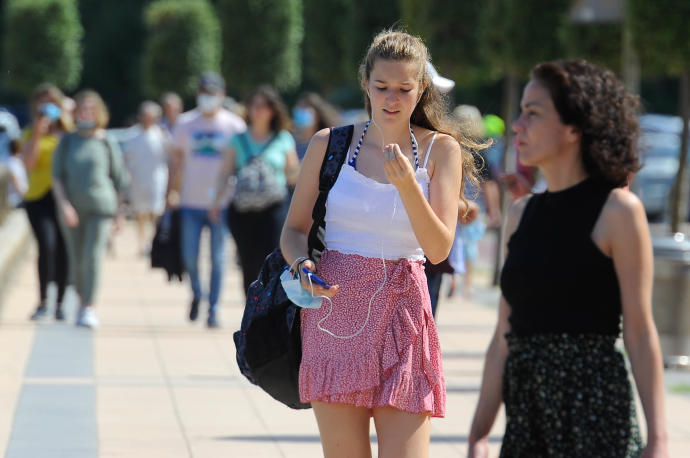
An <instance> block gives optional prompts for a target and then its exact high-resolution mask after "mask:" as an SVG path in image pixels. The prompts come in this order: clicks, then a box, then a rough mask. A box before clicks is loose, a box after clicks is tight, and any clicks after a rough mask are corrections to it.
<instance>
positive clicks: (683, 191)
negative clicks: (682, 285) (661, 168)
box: [671, 68, 690, 233]
mask: <svg viewBox="0 0 690 458" xmlns="http://www.w3.org/2000/svg"><path fill="white" fill-rule="evenodd" d="M680 117H681V119H682V120H683V130H682V134H681V139H680V155H679V156H678V173H677V174H676V182H675V185H674V186H673V189H672V192H671V233H676V232H678V230H679V228H680V225H681V223H684V222H685V221H687V219H688V180H687V177H686V175H687V173H686V169H687V157H688V135H690V132H688V120H689V119H690V68H686V69H685V70H684V71H683V73H682V74H681V77H680Z"/></svg>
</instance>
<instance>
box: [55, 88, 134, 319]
mask: <svg viewBox="0 0 690 458" xmlns="http://www.w3.org/2000/svg"><path fill="white" fill-rule="evenodd" d="M75 102H76V109H75V110H76V111H75V121H76V127H77V131H76V132H75V133H71V134H68V135H65V136H64V137H62V139H61V140H60V143H59V144H58V146H57V149H56V150H55V156H54V158H53V193H54V194H55V200H56V202H57V208H58V210H59V214H60V216H61V222H62V223H63V224H62V229H63V234H64V236H65V241H66V242H67V251H68V254H69V257H70V265H71V266H73V275H74V286H75V287H76V292H77V295H78V296H79V311H78V314H77V320H76V324H77V326H84V327H88V328H96V327H98V325H99V322H98V318H97V317H96V313H95V312H94V304H95V302H96V293H97V290H98V281H99V279H100V273H101V264H102V261H103V256H104V254H105V251H106V247H107V243H108V236H109V234H110V229H111V227H112V224H113V220H115V221H116V227H119V226H120V225H121V223H122V213H121V212H120V208H119V207H120V197H121V196H122V194H123V192H124V190H125V188H126V185H127V174H126V171H125V168H124V165H123V162H122V154H121V152H120V146H119V145H118V142H117V141H116V140H115V139H114V138H113V137H111V136H110V135H108V134H107V133H106V131H105V127H106V126H107V125H108V119H109V115H108V109H107V107H106V106H105V103H104V102H103V99H102V98H101V96H100V95H98V93H96V92H95V91H92V90H84V91H82V92H80V93H78V94H77V95H76V97H75Z"/></svg>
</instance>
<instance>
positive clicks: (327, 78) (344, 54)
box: [302, 0, 357, 94]
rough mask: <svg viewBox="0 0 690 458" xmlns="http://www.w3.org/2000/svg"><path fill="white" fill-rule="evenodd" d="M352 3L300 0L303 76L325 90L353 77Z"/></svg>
mask: <svg viewBox="0 0 690 458" xmlns="http://www.w3.org/2000/svg"><path fill="white" fill-rule="evenodd" d="M354 27H355V4H354V3H353V2H352V0H322V1H319V2H316V1H307V2H305V3H304V43H303V45H302V49H303V52H304V55H303V62H304V64H303V65H304V67H303V68H304V79H305V83H306V84H308V85H311V86H316V87H319V88H320V89H321V91H322V92H324V93H325V94H329V93H330V92H332V91H333V90H334V89H335V88H337V87H340V86H343V85H347V84H353V83H356V81H357V60H356V58H355V54H356V52H355V49H354V40H355V30H354Z"/></svg>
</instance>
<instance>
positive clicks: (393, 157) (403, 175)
mask: <svg viewBox="0 0 690 458" xmlns="http://www.w3.org/2000/svg"><path fill="white" fill-rule="evenodd" d="M383 168H384V170H385V171H386V178H387V179H388V181H389V182H390V183H391V184H393V185H394V186H395V187H396V188H398V190H402V189H403V188H406V187H408V186H412V185H414V186H416V184H417V181H416V180H415V178H414V169H413V168H412V164H410V161H409V160H408V159H407V158H406V157H405V155H404V154H403V153H402V151H401V150H400V145H398V144H397V143H392V144H389V145H386V147H385V148H384V150H383Z"/></svg>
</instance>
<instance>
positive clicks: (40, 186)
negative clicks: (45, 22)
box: [20, 83, 73, 320]
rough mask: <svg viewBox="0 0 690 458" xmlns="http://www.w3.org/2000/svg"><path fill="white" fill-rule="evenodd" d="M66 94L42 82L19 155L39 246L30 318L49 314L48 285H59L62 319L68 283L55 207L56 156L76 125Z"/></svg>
mask: <svg viewBox="0 0 690 458" xmlns="http://www.w3.org/2000/svg"><path fill="white" fill-rule="evenodd" d="M63 99H64V95H63V94H62V91H60V89H58V88H57V87H56V86H54V85H52V84H47V83H46V84H41V85H40V86H38V87H37V88H36V89H35V90H34V93H33V95H32V96H31V102H30V107H31V124H30V125H29V126H28V127H27V128H26V129H25V130H24V133H23V135H22V138H21V150H20V157H21V158H22V160H23V161H24V165H25V166H26V170H27V172H28V179H29V187H28V189H27V190H26V193H25V194H24V209H25V210H26V215H27V216H28V218H29V222H30V223H31V230H32V232H33V234H34V237H35V239H36V244H37V245H38V285H39V297H40V300H39V303H38V307H36V310H35V311H34V313H33V315H32V316H31V319H38V318H41V317H44V316H45V315H47V313H48V306H47V304H46V301H47V298H48V284H49V283H50V282H55V283H56V285H57V301H56V305H55V319H56V320H63V319H64V316H65V315H64V311H63V307H62V304H63V300H64V297H65V291H66V289H67V284H68V282H69V274H70V268H71V267H72V266H70V264H69V261H68V255H67V248H66V246H65V240H64V236H63V233H62V231H61V230H60V224H59V222H58V211H57V208H56V206H55V198H54V195H53V193H52V188H53V178H52V176H53V172H52V167H53V159H54V157H53V156H54V153H55V148H56V147H57V145H58V143H59V142H60V140H61V139H62V137H63V135H65V134H66V133H68V132H69V131H70V130H72V128H73V121H72V118H71V116H70V115H69V114H68V113H66V112H65V111H64V110H63V109H62V104H63Z"/></svg>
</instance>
